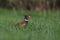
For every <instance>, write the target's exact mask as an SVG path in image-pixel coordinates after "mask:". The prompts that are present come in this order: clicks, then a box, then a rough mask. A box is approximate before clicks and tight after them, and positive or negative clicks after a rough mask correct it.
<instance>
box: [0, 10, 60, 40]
mask: <svg viewBox="0 0 60 40" xmlns="http://www.w3.org/2000/svg"><path fill="white" fill-rule="evenodd" d="M15 12H16V13H15ZM15 12H14V11H13V10H7V9H0V40H60V11H55V10H52V11H49V12H47V11H41V12H35V11H22V10H17V11H15ZM25 14H28V15H30V16H31V17H30V19H29V24H28V26H27V28H26V29H24V28H23V27H21V29H17V30H16V29H15V27H14V25H15V24H16V23H18V22H21V21H22V20H23V18H24V15H25Z"/></svg>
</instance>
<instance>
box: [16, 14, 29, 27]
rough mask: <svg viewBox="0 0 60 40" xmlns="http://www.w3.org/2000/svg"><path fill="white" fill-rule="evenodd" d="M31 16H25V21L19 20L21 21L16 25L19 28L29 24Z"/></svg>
mask: <svg viewBox="0 0 60 40" xmlns="http://www.w3.org/2000/svg"><path fill="white" fill-rule="evenodd" d="M29 18H30V16H29V15H25V16H24V21H22V22H19V23H17V24H16V25H15V27H16V28H17V27H18V28H20V27H21V26H27V24H28V21H29V20H28V19H29Z"/></svg>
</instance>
